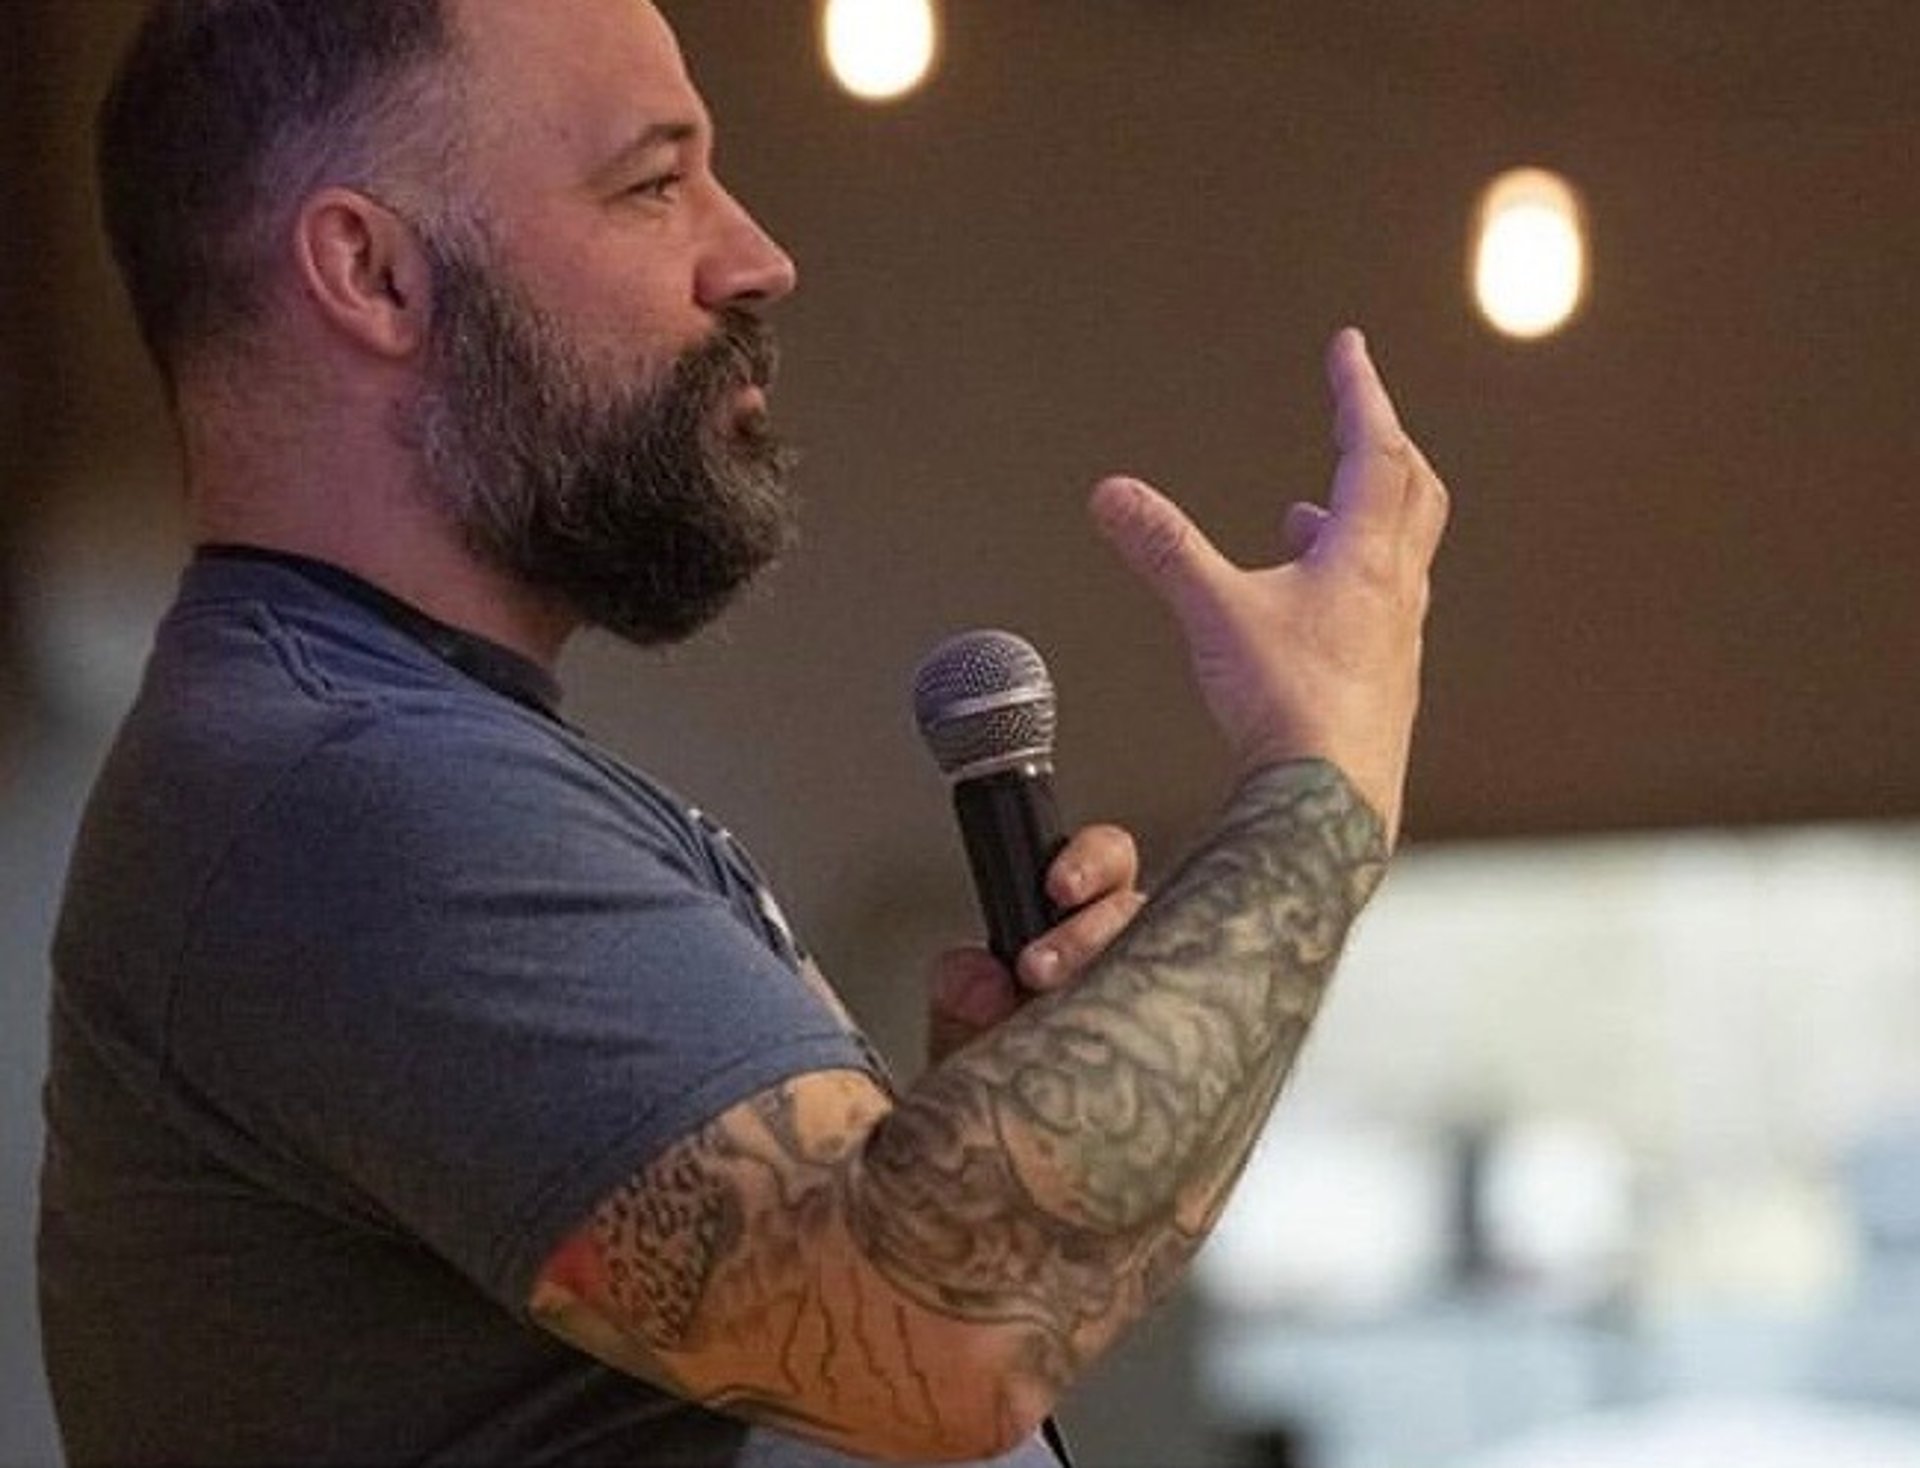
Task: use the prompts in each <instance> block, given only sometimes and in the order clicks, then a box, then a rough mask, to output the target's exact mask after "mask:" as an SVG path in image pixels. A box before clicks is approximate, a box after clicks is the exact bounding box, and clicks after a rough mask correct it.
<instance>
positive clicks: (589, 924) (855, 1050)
mask: <svg viewBox="0 0 1920 1468" xmlns="http://www.w3.org/2000/svg"><path fill="white" fill-rule="evenodd" d="M709 856H710V853H705V852H703V849H702V847H701V843H700V838H699V836H698V835H697V833H696V832H695V831H694V829H693V827H692V826H691V824H690V823H689V822H686V821H684V820H676V819H674V818H673V814H672V813H671V812H669V811H667V810H666V809H664V808H663V807H660V806H658V805H650V804H649V797H648V794H647V791H646V789H645V788H644V787H642V786H640V785H639V784H638V783H637V782H636V783H634V784H632V785H631V786H628V785H622V784H620V783H619V782H617V781H614V780H610V779H609V778H608V776H607V773H606V772H605V771H604V770H600V769H597V768H596V767H595V766H594V764H593V762H592V761H590V760H588V759H585V758H583V757H582V756H581V754H580V753H579V751H578V750H575V749H572V748H570V747H569V746H568V745H567V744H566V742H565V741H564V740H562V739H560V738H558V737H557V736H543V735H541V734H538V733H536V732H534V731H531V730H520V731H519V732H518V734H517V735H512V736H511V737H510V735H508V734H503V733H502V726H501V725H500V723H499V721H498V720H495V721H493V722H492V723H487V722H479V723H463V722H462V721H461V720H460V719H458V718H453V719H446V718H442V719H441V720H440V721H438V722H437V723H436V724H435V725H433V726H432V728H431V731H430V737H429V731H428V730H426V729H423V728H422V727H421V725H420V723H419V722H418V721H415V720H409V719H406V718H404V717H400V716H396V715H392V714H388V715H386V716H384V717H378V718H371V719H369V720H367V721H366V722H365V723H364V724H363V725H362V726H360V727H358V728H356V729H354V730H352V731H350V732H349V733H347V734H345V735H343V736H341V737H338V738H335V739H332V740H329V741H328V742H327V743H325V744H324V745H322V746H321V747H319V748H318V749H316V750H315V751H313V752H312V753H311V754H310V755H309V756H308V757H307V758H306V759H305V760H304V761H303V762H302V764H301V765H300V767H299V768H298V769H297V770H296V771H294V772H293V773H292V774H290V775H289V776H288V777H287V778H285V779H283V780H282V781H280V782H279V784H278V786H277V787H276V789H275V790H274V792H273V794H272V796H271V797H270V798H269V799H268V800H266V801H265V802H264V803H263V804H262V805H261V807H260V808H259V809H258V810H256V811H255V812H254V813H253V815H252V816H251V818H250V819H249V820H247V821H246V822H245V823H244V825H243V827H242V831H241V834H240V835H239V837H238V838H237V839H236V841H235V842H234V844H233V846H232V848H231V849H230V850H229V852H228V853H227V855H226V858H225V860H224V861H223V862H222V863H221V865H220V867H219V869H218V873H217V875H216V877H215V878H214V880H213V881H212V883H211V885H210V887H209V890H208V891H207V892H206V894H205V896H204V899H203V901H202V903H201V905H200V909H199V911H198V913H197V914H196V917H195V921H194V923H193V928H192V937H191V938H190V939H189V948H190V952H189V954H188V955H186V957H185V958H184V959H183V963H182V968H181V972H182V975H183V977H182V980H181V982H180V985H179V988H178V992H177V994H176V997H175V1001H174V1006H173V1012H172V1016H171V1024H170V1026H169V1044H168V1050H169V1053H168V1062H169V1064H170V1065H171V1066H172V1067H173V1068H174V1070H175V1072H176V1073H177V1074H178V1075H179V1077H180V1078H181V1079H182V1081H183V1082H184V1083H185V1085H186V1086H187V1087H188V1089H189V1090H190V1091H191V1092H192V1094H195V1095H196V1096H199V1097H202V1098H204V1104H205V1106H206V1108H207V1109H208V1111H209V1113H210V1114H211V1115H213V1116H215V1117H217V1118H218V1124H219V1125H221V1126H222V1127H224V1128H226V1129H227V1130H228V1134H229V1136H230V1137H231V1138H232V1139H233V1141H234V1151H235V1155H236V1156H237V1157H238V1158H239V1160H240V1165H242V1166H245V1165H247V1159H248V1158H249V1157H251V1158H253V1159H255V1160H256V1161H257V1162H258V1164H259V1165H260V1166H262V1167H265V1168H271V1169H273V1170H275V1174H276V1177H277V1178H278V1179H279V1180H280V1181H281V1183H282V1185H283V1186H284V1183H285V1179H286V1178H287V1177H288V1176H289V1175H291V1176H293V1177H295V1178H296V1179H297V1180H298V1183H299V1186H301V1187H302V1188H305V1189H309V1190H310V1193H311V1201H312V1202H313V1204H314V1206H316V1207H320V1208H322V1209H327V1210H333V1211H336V1212H339V1213H342V1214H344V1215H347V1216H349V1217H350V1218H351V1219H352V1220H353V1221H355V1222H357V1223H362V1224H366V1223H371V1224H372V1225H373V1226H376V1227H381V1228H389V1229H392V1230H393V1231H394V1232H395V1233H396V1234H397V1235H401V1236H404V1237H406V1238H408V1239H412V1240H416V1241H418V1242H421V1243H424V1244H425V1245H426V1246H427V1247H428V1248H430V1249H431V1250H433V1251H434V1252H435V1253H437V1254H439V1255H440V1256H442V1257H443V1258H444V1259H446V1260H447V1261H448V1262H449V1263H451V1264H452V1265H453V1266H454V1267H455V1268H456V1269H458V1270H460V1271H461V1272H462V1273H464V1274H466V1275H468V1276H469V1277H470V1278H472V1279H473V1280H475V1281H476V1282H477V1283H478V1284H479V1285H480V1286H481V1287H482V1288H483V1289H485V1290H486V1291H487V1292H488V1293H489V1294H491V1295H492V1296H493V1297H494V1298H495V1299H496V1300H497V1301H498V1302H499V1303H501V1304H502V1305H503V1306H505V1307H507V1308H508V1309H510V1310H513V1311H516V1312H518V1311H521V1310H522V1309H523V1308H524V1306H525V1303H526V1300H527V1298H528V1295H529V1293H530V1291H531V1288H532V1285H533V1283H534V1281H535V1279H536V1278H537V1275H538V1272H539V1270H540V1268H541V1267H542V1265H543V1264H544V1263H545V1261H546V1259H547V1258H548V1257H549V1255H550V1254H551V1252H552V1250H553V1249H554V1248H556V1247H557V1246H558V1245H559V1243H560V1242H561V1241H563V1240H564V1239H565V1237H566V1236H567V1235H568V1234H569V1233H570V1232H571V1231H572V1230H573V1229H575V1228H576V1227H578V1226H579V1225H580V1224H581V1223H582V1222H584V1221H585V1219H586V1218H587V1216H588V1215H589V1214H590V1213H591V1211H592V1209H593V1208H594V1207H595V1206H596V1205H597V1204H598V1203H599V1202H600V1201H601V1200H602V1199H603V1198H604V1197H605V1196H607V1195H608V1194H609V1193H610V1192H612V1191H613V1189H614V1188H615V1187H617V1186H618V1185H619V1184H620V1183H621V1182H623V1181H624V1180H626V1179H627V1178H629V1177H630V1176H632V1175H633V1173H634V1172H636V1171H637V1170H638V1169H639V1168H640V1167H641V1166H643V1165H644V1164H645V1163H646V1162H647V1161H648V1160H649V1159H651V1158H652V1157H653V1156H654V1155H655V1154H656V1153H657V1152H659V1151H660V1150H661V1149H662V1148H663V1147H664V1146H666V1145H667V1144H668V1143H669V1142H671V1141H672V1140H674V1139H675V1138H677V1137H680V1136H682V1135H684V1134H686V1133H687V1132H688V1131H690V1130H691V1129H693V1128H695V1127H697V1126H699V1125H700V1124H701V1123H703V1122H704V1121H706V1120H708V1119H710V1118H712V1117H713V1116H715V1115H717V1114H719V1113H720V1112H721V1111H723V1110H725V1109H726V1108H727V1107H729V1106H731V1105H733V1104H734V1103H736V1102H738V1101H741V1100H744V1099H746V1098H747V1097H749V1096H751V1095H753V1094H755V1093H756V1092H759V1091H761V1090H764V1089H766V1088H767V1087H768V1086H771V1085H773V1084H776V1083H777V1082H779V1081H780V1080H782V1079H785V1078H788V1077H791V1076H793V1075H796V1074H799V1073H801V1072H805V1071H814V1070H825V1069H861V1070H868V1069H871V1068H872V1066H871V1061H870V1052H869V1051H868V1050H867V1048H866V1046H865V1043H864V1041H863V1040H862V1039H861V1038H860V1036H859V1035H858V1034H857V1033H856V1032H854V1031H853V1030H851V1029H850V1028H849V1027H848V1025H847V1024H846V1022H845V1020H844V1018H843V1017H841V1016H840V1015H839V1014H838V1013H836V1012H835V1010H834V1009H833V1008H832V1007H831V1006H830V1005H829V1004H828V1003H827V1002H825V1001H824V1000H823V998H822V997H821V996H819V995H818V994H816V993H815V992H814V991H813V990H812V989H811V988H810V987H809V985H808V983H807V982H806V981H805V980H804V979H803V978H802V977H801V976H800V974H799V973H798V972H797V971H796V969H795V967H794V966H793V965H792V964H791V963H789V962H788V961H786V960H785V959H784V958H783V957H782V956H781V955H780V954H779V953H778V952H776V950H775V948H774V946H773V945H771V944H770V943H769V941H768V940H767V937H766V936H765V934H764V933H763V932H762V931H758V930H756V928H755V925H754V923H753V921H752V920H751V918H750V916H749V915H748V914H747V913H746V912H743V911H742V910H741V907H740V906H739V905H738V903H737V902H736V901H735V900H734V898H733V895H731V894H729V893H728V892H727V891H726V890H725V889H724V886H723V885H722V884H720V883H718V882H717V881H716V880H715V878H714V875H713V873H712V872H711V871H709V870H706V869H705V868H704V867H703V860H705V859H707V858H708V857H709Z"/></svg>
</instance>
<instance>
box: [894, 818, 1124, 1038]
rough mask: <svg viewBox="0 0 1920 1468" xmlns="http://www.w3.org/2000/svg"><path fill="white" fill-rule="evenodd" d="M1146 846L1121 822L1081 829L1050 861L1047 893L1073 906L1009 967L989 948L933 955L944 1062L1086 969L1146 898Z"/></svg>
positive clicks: (932, 1003)
mask: <svg viewBox="0 0 1920 1468" xmlns="http://www.w3.org/2000/svg"><path fill="white" fill-rule="evenodd" d="M1139 878H1140V854H1139V852H1138V850H1137V849H1136V848H1135V846H1134V841H1133V837H1132V836H1130V835H1128V834H1127V832H1125V831H1123V830H1122V829H1121V828H1120V827H1118V826H1086V827H1083V828H1082V829H1081V830H1079V831H1076V832H1075V833H1074V835H1073V837H1072V838H1071V839H1070V840H1069V841H1068V842H1067V844H1066V845H1065V846H1064V847H1062V848H1061V850H1060V854H1059V855H1058V856H1057V857H1055V858H1054V860H1053V863H1052V865H1051V866H1049V867H1048V869H1047V895H1048V896H1050V897H1051V898H1052V899H1053V900H1054V902H1055V903H1057V904H1058V905H1059V906H1060V907H1061V908H1062V909H1063V910H1065V911H1066V912H1067V914H1068V915H1067V917H1066V918H1064V919H1063V920H1062V921H1061V922H1060V923H1059V924H1058V925H1057V926H1056V927H1054V928H1052V929H1050V930H1049V931H1048V932H1046V933H1043V934H1042V935H1041V936H1040V937H1038V938H1036V939H1034V941H1033V942H1032V943H1030V944H1028V945H1027V946H1026V948H1025V949H1023V950H1022V951H1021V954H1020V960H1019V966H1018V973H1017V975H1016V974H1014V973H1010V972H1009V971H1008V970H1007V969H1006V968H1005V967H1004V966H1003V965H1002V964H1001V963H1000V961H999V960H998V959H996V958H995V957H994V956H993V955H992V954H991V953H989V952H987V950H986V949H984V948H956V949H954V950H952V951H951V952H949V953H944V954H942V955H941V956H940V957H939V958H938V959H937V960H935V962H934V967H933V974H932V979H931V982H930V984H929V988H928V1005H927V1058H928V1060H929V1061H930V1062H931V1063H933V1064H935V1065H937V1064H939V1063H940V1062H941V1061H942V1060H944V1059H945V1058H946V1057H947V1056H949V1055H951V1054H952V1053H953V1052H954V1051H956V1050H958V1049H960V1048H961V1047H962V1046H964V1045H966V1044H967V1043H968V1042H969V1041H971V1040H972V1039H974V1038H975V1037H976V1036H978V1035H981V1034H984V1033H985V1032H986V1031H988V1030H990V1029H992V1028H993V1027H994V1026H995V1025H997V1024H999V1023H1000V1022H1001V1021H1002V1020H1004V1019H1006V1018H1007V1016H1008V1015H1010V1014H1012V1013H1013V1012H1014V1011H1015V1010H1016V1009H1018V1008H1019V1007H1020V1006H1021V1005H1022V1004H1024V1003H1025V1002H1026V1001H1027V1000H1029V999H1031V998H1032V997H1033V996H1034V995H1036V994H1045V993H1049V992H1051V991H1053V990H1055V989H1062V988H1065V987H1066V986H1067V985H1069V984H1071V983H1072V982H1073V981H1074V980H1075V979H1076V978H1078V977H1079V976H1080V975H1081V974H1082V973H1084V972H1085V971H1086V967H1087V965H1088V964H1090V963H1092V962H1093V960H1094V959H1096V958H1098V957H1099V956H1100V954H1101V953H1103V952H1104V951H1105V950H1106V947H1107V945H1108V944H1109V943H1111V942H1112V941H1113V940H1114V939H1115V938H1116V937H1118V936H1119V933H1120V930H1121V929H1122V928H1124V927H1126V925H1127V924H1128V923H1130V922H1132V921H1133V918H1134V914H1136V913H1137V912H1139V911H1140V909H1141V907H1142V906H1144V905H1145V903H1146V900H1147V899H1146V894H1145V893H1143V892H1141V891H1140V889H1139V887H1138V885H1137V884H1138V882H1139Z"/></svg>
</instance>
